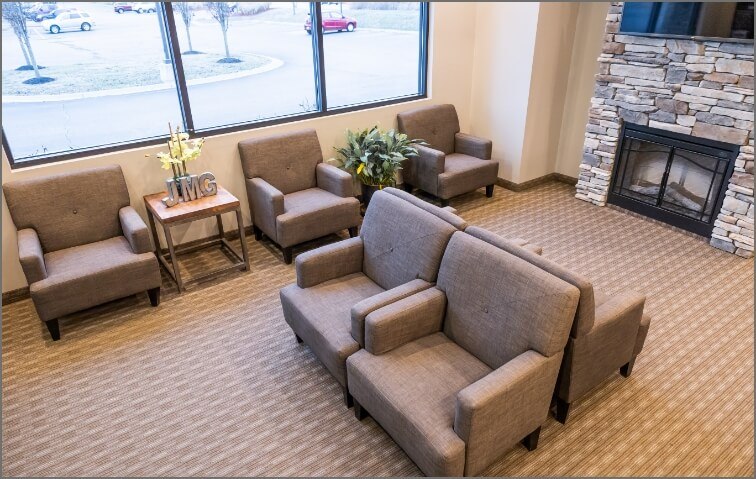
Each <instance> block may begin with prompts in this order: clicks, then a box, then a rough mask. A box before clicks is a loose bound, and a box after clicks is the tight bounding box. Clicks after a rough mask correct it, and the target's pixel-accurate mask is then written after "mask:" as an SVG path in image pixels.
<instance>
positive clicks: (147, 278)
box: [3, 166, 161, 341]
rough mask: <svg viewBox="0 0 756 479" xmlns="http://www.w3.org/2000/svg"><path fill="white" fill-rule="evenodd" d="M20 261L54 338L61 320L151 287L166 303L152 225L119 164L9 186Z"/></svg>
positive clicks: (156, 301)
mask: <svg viewBox="0 0 756 479" xmlns="http://www.w3.org/2000/svg"><path fill="white" fill-rule="evenodd" d="M3 189H4V193H5V199H6V201H7V203H8V210H9V211H10V214H11V218H12V219H13V223H14V224H15V226H16V228H17V229H18V252H19V257H20V259H21V267H22V268H23V270H24V275H25V276H26V280H27V282H28V283H29V291H30V293H31V298H32V301H33V303H34V307H35V308H36V310H37V314H38V315H39V318H40V319H41V320H42V321H44V322H45V324H46V325H47V328H48V330H49V332H50V335H51V336H52V339H53V340H56V341H57V340H58V339H60V326H59V322H58V319H59V318H61V317H62V316H64V315H67V314H70V313H73V312H75V311H79V310H82V309H85V308H89V307H92V306H95V305H98V304H101V303H104V302H107V301H111V300H114V299H117V298H121V297H124V296H129V295H132V294H136V293H139V292H142V291H147V292H148V294H149V297H150V302H151V303H152V305H153V306H157V305H158V304H159V302H160V283H161V279H160V271H159V268H158V262H157V259H156V257H155V255H154V254H153V252H152V243H151V241H150V236H149V233H148V231H147V225H145V224H144V221H143V220H142V218H141V217H140V216H139V214H138V213H137V212H136V210H134V208H132V207H131V206H130V205H129V192H128V190H127V188H126V182H125V181H124V178H123V173H122V172H121V168H120V167H119V166H107V167H102V168H92V169H88V170H82V171H77V172H74V173H66V174H62V175H54V176H47V177H40V178H35V179H32V180H20V181H11V182H8V183H6V184H5V185H4V188H3Z"/></svg>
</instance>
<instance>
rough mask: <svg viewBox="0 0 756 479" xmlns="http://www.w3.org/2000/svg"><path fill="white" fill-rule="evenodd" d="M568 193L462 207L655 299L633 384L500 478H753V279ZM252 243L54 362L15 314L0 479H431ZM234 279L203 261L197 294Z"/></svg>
mask: <svg viewBox="0 0 756 479" xmlns="http://www.w3.org/2000/svg"><path fill="white" fill-rule="evenodd" d="M573 193H574V188H573V187H571V186H569V185H565V184H561V183H548V184H544V185H541V186H538V187H536V188H533V189H531V190H528V191H525V192H520V193H514V192H511V191H508V190H504V189H501V188H497V189H496V193H495V197H494V199H493V200H489V199H486V198H485V196H484V195H483V194H482V190H481V191H480V192H475V193H471V194H468V195H465V196H463V197H460V198H457V199H456V200H452V206H454V207H456V208H458V210H459V212H460V214H461V216H463V217H464V218H466V219H467V220H468V221H469V222H470V223H472V224H477V225H480V226H483V227H486V228H489V229H491V230H493V231H495V232H497V233H500V234H502V235H505V236H520V237H524V238H529V239H530V240H531V241H533V242H537V243H539V244H541V245H543V246H544V255H545V256H547V257H549V258H552V259H554V260H556V261H558V262H561V263H563V264H565V265H567V266H569V267H571V268H573V269H575V270H576V271H579V272H581V273H583V274H585V275H586V276H588V277H590V278H592V279H593V280H594V282H595V284H596V285H597V286H598V287H600V288H602V289H604V290H606V291H607V292H610V293H611V292H615V291H620V290H624V289H626V288H632V289H635V290H637V291H640V292H643V293H645V294H647V295H648V300H647V303H646V304H647V306H646V307H647V311H649V312H650V313H651V314H652V315H653V318H654V319H653V322H652V325H651V331H650V333H649V336H648V339H647V341H646V348H645V350H644V352H643V354H642V355H641V356H640V357H639V359H638V361H637V362H636V364H635V370H634V371H633V375H632V376H631V377H630V378H628V379H623V378H622V377H621V376H619V375H615V376H614V377H612V378H611V379H609V380H607V381H606V382H605V383H604V384H603V385H602V386H601V387H599V388H598V389H596V390H595V391H593V392H592V393H591V394H590V395H589V396H588V397H586V398H585V399H583V400H581V401H579V402H577V403H576V404H575V406H574V407H573V411H572V414H571V417H570V422H569V423H568V424H567V425H566V426H562V425H560V424H559V423H557V422H556V421H554V420H553V419H551V418H549V419H548V421H547V423H546V424H545V427H544V429H543V432H542V434H541V440H540V443H539V445H538V449H537V450H536V451H534V452H531V453H528V452H527V451H526V450H525V448H523V447H522V446H519V445H518V446H516V447H515V448H514V449H512V450H511V451H510V452H509V453H507V454H506V455H505V456H504V457H503V458H502V459H501V461H500V462H498V463H497V464H495V465H494V466H493V467H491V468H490V469H489V471H487V472H488V473H489V474H490V475H547V476H552V475H580V476H588V475H621V476H631V475H641V476H642V475H654V476H667V475H673V476H691V475H692V476H699V475H704V476H753V473H754V469H753V460H754V455H753V450H754V438H753V431H754V423H753V417H754V408H753V400H754V389H753V388H754V383H753V377H754V369H753V363H754V356H753V336H754V334H753V333H754V331H753V293H752V285H753V267H754V263H753V260H744V259H741V258H738V257H736V256H734V255H730V254H727V253H724V252H722V251H719V250H717V249H714V248H712V247H710V246H708V245H707V244H706V243H705V242H704V241H702V240H701V239H698V238H695V237H692V236H689V235H687V234H684V233H681V232H678V231H675V230H672V229H670V228H669V227H666V226H663V225H659V224H656V223H653V222H651V221H648V220H643V219H640V218H637V217H634V216H632V215H629V214H627V213H624V212H622V211H617V210H613V209H610V208H599V207H595V206H591V205H589V204H587V203H584V202H582V201H579V200H576V199H575V198H573V196H572V195H573ZM344 235H345V233H344ZM334 239H336V238H335V237H331V238H329V239H326V240H321V241H320V242H321V243H323V242H328V241H333V240H334ZM248 240H249V246H250V255H251V262H252V264H251V271H250V272H248V273H243V274H241V273H236V274H231V275H229V276H225V277H222V278H218V279H215V280H213V282H210V283H206V284H203V285H199V286H195V287H194V289H191V290H190V291H189V292H187V293H184V294H182V295H180V296H179V295H177V294H176V293H175V288H172V287H171V286H170V283H168V282H167V281H166V282H165V286H166V288H165V289H164V296H163V302H162V304H161V306H160V307H159V308H155V309H153V308H150V307H149V302H148V300H147V296H146V295H140V296H139V297H132V298H127V299H124V300H120V301H116V302H114V303H110V304H108V305H104V306H102V307H99V308H95V309H93V310H90V311H86V312H84V313H81V314H77V315H75V316H74V317H72V318H70V319H67V320H64V321H62V322H61V331H62V335H63V339H62V340H61V341H59V342H56V343H53V342H52V341H51V340H50V339H49V335H48V334H47V331H46V329H45V328H44V325H43V324H42V323H41V322H40V321H39V320H38V319H37V316H36V314H35V312H34V309H33V307H32V304H31V301H30V300H24V301H21V302H18V303H15V304H11V305H3V308H2V312H3V322H2V346H3V351H2V372H3V375H2V392H3V397H2V406H3V411H2V412H3V414H2V433H3V449H2V463H3V467H4V469H3V473H4V475H5V476H50V475H52V476H132V475H135V476H231V475H233V476H253V475H267V476H286V475H295V476H310V475H318V476H319V475H329V476H352V475H358V476H383V475H387V476H388V475H402V476H406V475H417V474H419V471H418V469H417V468H416V466H415V465H414V464H413V463H412V462H411V461H410V460H409V459H408V458H407V456H406V455H405V454H404V453H403V452H402V451H401V449H399V448H398V447H397V446H396V445H395V444H394V442H393V441H392V440H391V438H390V437H388V436H387V435H386V434H385V433H384V432H383V430H382V429H381V428H380V427H379V426H378V425H377V424H376V423H375V422H373V420H372V419H368V420H366V421H364V422H361V423H360V422H358V421H357V420H356V419H355V418H354V416H353V414H352V411H351V410H347V409H346V408H345V407H344V404H343V402H342V395H341V390H340V389H339V387H338V385H337V383H336V381H335V380H333V379H332V378H331V377H330V376H329V375H328V373H327V372H326V370H325V369H324V368H323V367H322V366H320V365H319V363H318V362H317V361H316V360H315V358H314V357H313V355H312V354H311V353H310V352H309V350H308V349H307V348H306V347H304V346H301V345H298V344H297V343H296V342H295V341H294V336H293V334H292V333H291V331H290V330H289V329H288V327H287V326H286V324H285V323H284V320H283V317H282V312H281V306H280V303H279V300H278V290H279V288H281V287H282V286H284V285H286V284H288V283H290V282H292V281H293V280H294V267H293V266H287V265H285V264H283V263H282V261H281V260H280V258H281V254H280V252H279V250H277V249H275V248H274V247H273V246H272V245H271V244H270V243H267V242H263V243H257V242H255V241H254V239H251V238H248ZM309 246H312V245H309ZM303 250H304V249H299V250H295V253H296V252H298V251H303ZM224 259H225V257H224V256H223V255H222V254H221V253H216V252H210V251H205V252H200V253H196V254H194V257H193V258H187V261H185V262H184V264H185V265H189V266H191V268H190V269H189V270H187V271H186V274H191V273H192V272H195V273H196V272H197V271H199V269H201V268H202V267H204V266H206V265H212V264H214V263H217V262H219V261H222V260H224Z"/></svg>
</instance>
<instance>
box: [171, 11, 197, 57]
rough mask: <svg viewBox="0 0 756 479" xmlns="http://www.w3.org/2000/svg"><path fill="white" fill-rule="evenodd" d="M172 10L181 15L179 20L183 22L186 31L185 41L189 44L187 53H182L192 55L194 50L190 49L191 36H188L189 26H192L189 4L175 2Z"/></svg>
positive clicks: (191, 12) (192, 14)
mask: <svg viewBox="0 0 756 479" xmlns="http://www.w3.org/2000/svg"><path fill="white" fill-rule="evenodd" d="M173 8H175V9H176V10H178V12H179V13H180V14H181V20H183V21H184V28H185V29H186V39H187V41H188V43H189V51H188V52H184V53H194V48H192V36H191V35H190V34H189V26H190V25H191V24H192V17H193V16H194V12H193V11H192V9H191V7H190V6H189V2H175V3H174V4H173Z"/></svg>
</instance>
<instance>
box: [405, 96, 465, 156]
mask: <svg viewBox="0 0 756 479" xmlns="http://www.w3.org/2000/svg"><path fill="white" fill-rule="evenodd" d="M397 122H398V124H399V131H401V132H402V133H406V134H407V136H409V137H410V138H413V139H414V138H416V139H421V140H425V141H426V142H428V144H430V146H431V147H432V148H434V149H436V150H439V151H441V152H442V153H446V154H449V153H454V135H455V134H456V133H459V119H458V118H457V110H456V109H455V108H454V105H448V104H447V105H430V106H424V107H420V108H415V109H413V110H409V111H404V112H401V113H399V114H398V115H397Z"/></svg>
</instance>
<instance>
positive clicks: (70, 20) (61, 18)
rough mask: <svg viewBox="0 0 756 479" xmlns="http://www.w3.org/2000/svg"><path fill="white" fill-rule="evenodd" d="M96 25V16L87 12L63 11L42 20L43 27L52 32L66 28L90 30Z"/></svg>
mask: <svg viewBox="0 0 756 479" xmlns="http://www.w3.org/2000/svg"><path fill="white" fill-rule="evenodd" d="M95 25H96V23H95V19H94V17H92V16H91V15H90V14H88V13H87V12H80V11H72V12H65V13H61V14H60V15H58V16H57V17H55V18H52V19H49V20H45V21H43V22H42V27H43V28H44V29H45V30H47V31H48V32H50V33H53V34H55V33H60V32H62V31H64V30H68V31H71V30H83V31H85V32H88V31H89V30H91V29H92V27H94V26H95Z"/></svg>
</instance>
